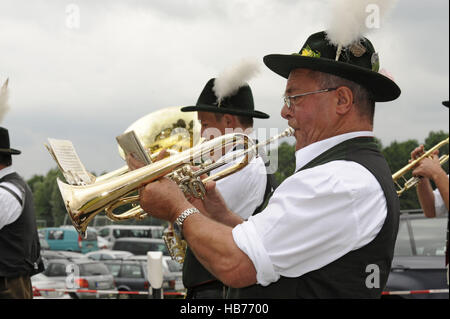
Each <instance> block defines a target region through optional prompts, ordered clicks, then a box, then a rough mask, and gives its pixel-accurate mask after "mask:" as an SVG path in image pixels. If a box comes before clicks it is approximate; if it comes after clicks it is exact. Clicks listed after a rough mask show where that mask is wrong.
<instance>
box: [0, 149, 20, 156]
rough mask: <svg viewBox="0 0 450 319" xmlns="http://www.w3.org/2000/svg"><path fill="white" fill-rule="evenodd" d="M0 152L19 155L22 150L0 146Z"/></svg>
mask: <svg viewBox="0 0 450 319" xmlns="http://www.w3.org/2000/svg"><path fill="white" fill-rule="evenodd" d="M0 153H3V154H5V153H6V154H11V155H19V154H21V153H22V152H21V151H19V150H16V149H13V148H0Z"/></svg>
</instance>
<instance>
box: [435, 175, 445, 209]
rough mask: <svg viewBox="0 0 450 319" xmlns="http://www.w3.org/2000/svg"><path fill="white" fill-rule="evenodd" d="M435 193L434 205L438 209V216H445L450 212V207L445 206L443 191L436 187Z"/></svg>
mask: <svg viewBox="0 0 450 319" xmlns="http://www.w3.org/2000/svg"><path fill="white" fill-rule="evenodd" d="M447 177H448V175H447ZM433 194H434V207H435V210H436V216H445V215H446V214H448V209H447V207H446V206H445V202H444V200H443V199H442V195H441V192H440V191H439V188H436V189H435V190H434V191H433Z"/></svg>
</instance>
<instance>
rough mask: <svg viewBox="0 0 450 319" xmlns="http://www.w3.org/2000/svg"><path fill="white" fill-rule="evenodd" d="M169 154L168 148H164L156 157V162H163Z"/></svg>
mask: <svg viewBox="0 0 450 319" xmlns="http://www.w3.org/2000/svg"><path fill="white" fill-rule="evenodd" d="M168 154H169V153H168V152H167V149H166V148H163V149H162V150H161V151H160V152H159V153H158V156H156V160H155V161H156V162H157V161H160V160H162V159H163V158H165V157H166V156H167V155H168Z"/></svg>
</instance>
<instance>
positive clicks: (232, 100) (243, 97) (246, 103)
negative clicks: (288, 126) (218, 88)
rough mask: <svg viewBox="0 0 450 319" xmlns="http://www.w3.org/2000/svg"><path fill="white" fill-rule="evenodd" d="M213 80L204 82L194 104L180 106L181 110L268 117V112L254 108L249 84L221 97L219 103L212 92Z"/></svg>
mask: <svg viewBox="0 0 450 319" xmlns="http://www.w3.org/2000/svg"><path fill="white" fill-rule="evenodd" d="M214 82H215V78H213V79H210V80H209V81H208V83H206V85H205V87H204V88H203V91H202V93H201V94H200V96H199V98H198V100H197V103H196V104H195V106H185V107H183V108H181V111H183V112H193V111H203V112H213V113H224V114H233V115H241V116H249V117H256V118H261V119H267V118H269V115H268V114H266V113H263V112H260V111H256V110H255V105H254V103H253V94H252V89H251V88H250V86H249V85H244V86H241V87H240V88H239V90H238V91H237V92H236V93H235V94H233V95H231V96H228V97H225V98H223V99H222V100H221V101H220V103H219V102H218V98H217V96H216V93H215V92H214Z"/></svg>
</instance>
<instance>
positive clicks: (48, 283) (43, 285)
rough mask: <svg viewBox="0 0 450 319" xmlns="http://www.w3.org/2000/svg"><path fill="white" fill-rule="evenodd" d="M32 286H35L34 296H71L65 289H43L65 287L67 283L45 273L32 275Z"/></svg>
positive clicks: (38, 297)
mask: <svg viewBox="0 0 450 319" xmlns="http://www.w3.org/2000/svg"><path fill="white" fill-rule="evenodd" d="M31 286H32V287H33V298H36V299H42V298H65V297H66V296H69V295H68V294H66V293H65V292H64V291H51V290H49V291H47V290H41V289H65V288H66V284H65V283H63V282H61V281H57V280H54V279H52V278H50V277H47V276H46V275H44V274H43V273H39V274H36V275H34V276H32V277H31Z"/></svg>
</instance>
